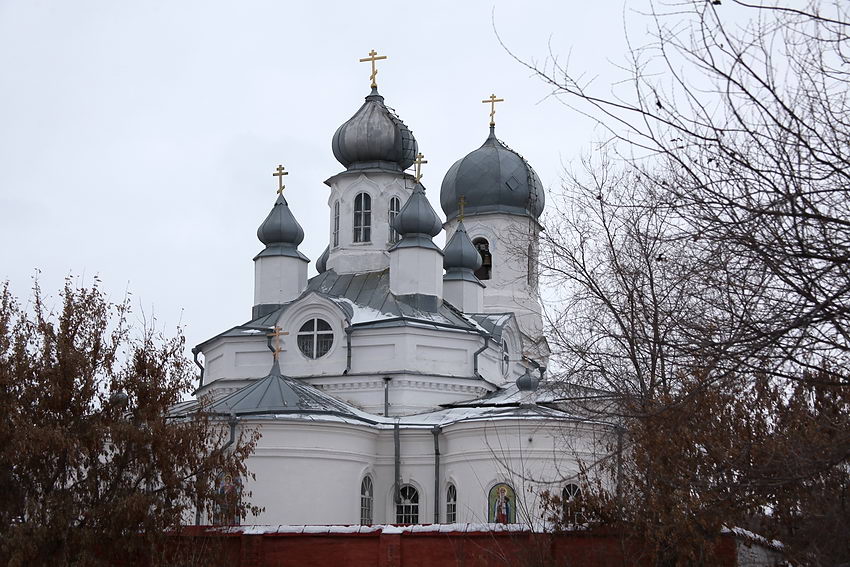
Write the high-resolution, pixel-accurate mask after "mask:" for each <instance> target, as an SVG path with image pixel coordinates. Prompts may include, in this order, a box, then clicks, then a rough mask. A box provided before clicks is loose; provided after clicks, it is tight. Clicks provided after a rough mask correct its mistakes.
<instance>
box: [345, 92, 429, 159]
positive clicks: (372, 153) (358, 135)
mask: <svg viewBox="0 0 850 567" xmlns="http://www.w3.org/2000/svg"><path fill="white" fill-rule="evenodd" d="M332 148H333V152H334V157H336V159H337V161H339V163H341V164H342V165H344V166H345V167H346V168H347V169H367V168H381V169H390V170H393V171H404V170H405V169H407V168H408V167H410V166H411V164H413V161H414V160H415V159H416V152H417V151H418V146H417V144H416V138H414V137H413V132H411V131H410V129H409V128H408V127H407V126H405V124H404V122H402V121H401V118H399V117H398V116H397V115H396V114H395V112H393V111H392V110H390V109H389V108H387V107H386V106H385V105H384V97H382V96H381V95H380V94H378V89H377V88H376V87H373V88H372V93H371V94H370V95H369V96H367V97H366V102H364V103H363V106H361V107H360V110H358V111H357V112H355V113H354V116H352V117H351V118H350V119H349V120H348V121H347V122H346V123H344V124H343V125H342V126H340V127H339V128H337V131H336V133H335V134H334V137H333V142H332Z"/></svg>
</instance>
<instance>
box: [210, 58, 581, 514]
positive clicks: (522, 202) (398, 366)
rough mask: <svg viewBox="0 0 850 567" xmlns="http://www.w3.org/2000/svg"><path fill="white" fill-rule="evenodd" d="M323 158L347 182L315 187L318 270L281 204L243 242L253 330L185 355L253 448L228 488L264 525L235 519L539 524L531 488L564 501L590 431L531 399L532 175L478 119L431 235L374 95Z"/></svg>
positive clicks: (446, 182)
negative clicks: (322, 224)
mask: <svg viewBox="0 0 850 567" xmlns="http://www.w3.org/2000/svg"><path fill="white" fill-rule="evenodd" d="M373 79H374V75H373ZM491 117H492V113H491ZM482 134H485V132H482ZM332 148H333V153H334V156H335V157H336V159H337V160H338V161H339V162H340V163H341V164H342V167H343V170H342V171H341V172H339V173H336V174H335V175H332V176H331V177H330V178H329V179H328V180H327V181H325V183H326V185H327V186H328V187H329V193H328V215H329V217H330V231H329V234H327V238H328V242H329V244H328V247H327V249H326V250H325V252H324V253H323V254H322V256H321V257H320V258H319V259H318V261H317V262H316V268H317V271H318V275H317V276H315V277H313V278H310V279H308V278H307V265H308V263H309V260H308V259H307V258H306V257H305V256H304V255H303V254H302V253H301V252H299V250H298V245H299V244H300V243H301V242H302V241H303V239H304V231H303V229H302V227H301V226H300V225H299V223H298V221H297V220H296V217H297V213H298V211H292V210H290V208H289V206H288V204H287V202H286V199H285V198H284V196H283V192H282V190H281V191H280V192H279V196H278V197H277V200H276V202H275V203H274V206H273V207H272V209H271V212H269V214H268V216H267V217H266V219H265V220H264V221H263V222H262V224H260V227H259V229H258V231H257V236H258V238H259V240H260V241H261V243H262V245H263V248H262V249H261V250H260V251H259V253H258V254H257V255H256V256H255V257H254V267H255V288H254V301H253V314H252V318H251V320H250V321H248V322H246V323H244V324H240V325H237V326H234V327H231V328H229V329H228V330H226V331H224V332H222V333H221V334H219V335H217V336H215V337H213V338H210V339H209V340H207V341H205V342H203V343H201V344H200V345H198V346H197V347H196V349H195V350H194V352H195V353H196V358H199V359H201V360H203V367H204V371H203V373H202V385H201V387H200V388H199V390H198V391H197V396H198V398H201V397H203V396H209V397H210V399H213V400H214V402H213V404H212V408H211V409H212V411H214V412H216V413H218V414H220V415H222V416H229V417H230V419H231V420H233V421H234V422H235V423H236V427H237V429H238V428H259V430H260V432H261V433H262V438H261V439H260V441H259V443H258V445H257V449H256V451H255V453H254V454H253V455H252V456H251V457H250V458H249V460H248V468H249V470H250V471H251V472H252V473H254V474H255V475H256V478H255V479H244V480H243V481H242V482H243V484H244V490H245V491H246V492H250V493H251V497H250V500H251V502H252V503H254V504H256V505H258V506H261V507H264V511H263V512H262V513H261V514H260V515H259V516H258V517H253V518H249V519H248V520H247V521H248V522H250V523H256V524H424V523H461V522H463V523H466V522H469V523H487V522H493V523H514V522H517V523H527V522H529V521H534V520H535V519H539V517H540V510H539V502H538V497H537V495H538V494H539V492H540V491H541V490H549V491H552V492H557V493H559V494H560V493H561V491H563V490H566V494H568V495H572V494H574V492H575V489H576V487H575V486H574V485H571V484H568V483H569V482H571V481H569V478H570V477H572V476H574V475H575V473H576V472H577V464H576V456H577V455H579V456H581V455H582V454H583V453H582V452H583V451H584V452H585V454H586V455H587V456H589V453H588V452H589V451H590V450H591V449H590V445H589V444H588V443H586V442H585V444H584V445H582V440H587V439H590V438H592V435H593V432H594V431H593V430H594V427H595V426H593V425H592V424H588V423H586V422H584V421H582V420H581V419H579V418H577V417H575V416H573V415H570V414H569V413H568V412H566V411H564V410H563V408H561V407H560V406H559V405H558V404H557V403H555V401H554V400H553V399H552V397H551V395H550V394H547V393H546V391H545V389H544V388H538V385H539V383H540V381H541V379H544V380H545V370H546V366H547V363H548V348H547V344H546V339H545V338H544V336H543V322H542V317H541V307H540V301H539V296H538V287H537V286H538V282H537V261H536V257H537V247H538V235H539V233H540V231H541V230H542V227H541V225H540V223H539V221H538V219H539V217H540V215H541V214H542V212H543V208H544V204H545V199H544V191H543V187H542V186H541V182H540V179H539V178H538V176H537V174H536V173H535V172H534V170H533V169H532V168H531V166H530V165H529V164H528V162H527V161H526V160H525V159H524V158H523V157H522V156H520V155H519V154H518V153H516V152H514V151H512V150H511V149H509V148H508V147H507V146H506V145H505V144H504V143H503V142H501V141H500V140H499V139H498V138H497V137H496V132H495V126H494V125H493V124H492V121H491V125H490V131H489V133H486V136H485V139H484V143H483V144H482V145H481V147H480V148H478V149H476V150H474V151H472V152H471V153H469V154H468V155H466V156H464V157H461V158H460V159H459V160H458V161H457V162H456V163H455V164H454V165H453V166H452V167H451V168H450V169H449V170H448V172H447V173H446V174H445V177H444V179H443V182H442V186H441V188H440V203H441V206H442V209H443V213H444V214H445V221H442V220H441V219H440V217H439V216H438V215H437V213H436V212H435V211H434V210H433V208H432V207H431V205H430V204H429V202H428V199H427V198H426V196H425V187H423V185H422V184H421V183H420V182H419V175H418V173H417V174H415V175H411V174H410V173H408V172H407V170H408V169H409V168H411V166H414V165H415V164H416V162H417V156H420V155H421V154H419V153H418V147H417V143H416V140H415V139H414V137H413V134H412V132H411V130H410V129H408V127H407V126H405V124H404V123H403V122H402V121H401V119H400V118H399V117H398V116H397V115H396V114H395V113H394V112H392V111H391V110H390V109H388V108H387V106H385V104H384V98H383V97H382V96H381V95H380V94H379V93H378V89H377V87H376V86H375V85H374V83H373V88H372V91H371V93H370V94H369V95H368V96H367V97H366V100H365V102H364V103H363V105H362V106H361V107H360V109H359V110H357V112H355V113H354V115H353V116H352V117H351V119H349V120H348V121H347V122H345V123H344V124H342V125H341V126H340V127H339V129H338V130H337V131H336V133H335V134H334V135H333V142H332ZM418 161H420V162H421V157H420V158H419V160H418ZM414 171H415V172H418V168H414ZM278 174H283V171H282V169H280V168H279V171H278ZM281 179H282V178H281ZM245 230H248V227H245ZM443 230H445V231H446V242H447V244H446V246H445V248H443V249H440V248H439V247H438V246H437V245H436V244H435V243H434V241H433V238H434V237H435V236H437V235H438V234H439V233H440V232H441V231H443ZM572 482H575V481H572ZM201 521H202V522H203V523H207V522H211V521H212V519H210V518H205V519H201Z"/></svg>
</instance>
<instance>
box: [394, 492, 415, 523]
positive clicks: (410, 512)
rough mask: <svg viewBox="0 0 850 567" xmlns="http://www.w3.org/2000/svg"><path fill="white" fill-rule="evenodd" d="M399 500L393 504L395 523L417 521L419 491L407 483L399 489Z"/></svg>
mask: <svg viewBox="0 0 850 567" xmlns="http://www.w3.org/2000/svg"><path fill="white" fill-rule="evenodd" d="M398 492H399V502H398V503H397V504H396V506H395V521H396V523H397V524H418V523H419V492H418V491H417V490H416V489H415V488H414V487H412V486H410V485H409V484H405V485H404V486H402V487H401V488H400V489H399V491H398Z"/></svg>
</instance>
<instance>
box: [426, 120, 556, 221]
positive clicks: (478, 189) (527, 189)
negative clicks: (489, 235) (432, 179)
mask: <svg viewBox="0 0 850 567" xmlns="http://www.w3.org/2000/svg"><path fill="white" fill-rule="evenodd" d="M461 195H462V196H464V197H465V200H466V207H465V209H464V211H465V213H466V214H467V215H473V214H476V213H510V214H518V215H531V216H532V217H533V218H535V219H537V218H540V215H541V214H542V213H543V207H544V205H545V196H544V194H543V184H542V183H541V182H540V178H539V177H538V176H537V173H535V171H534V170H533V169H532V168H531V166H530V165H529V164H528V162H527V161H525V159H524V158H523V157H522V156H520V155H519V154H518V153H516V152H515V151H513V150H511V149H510V148H508V147H507V146H506V145H505V144H503V143H502V142H501V141H499V139H498V138H496V129H495V127H494V126H491V127H490V135H489V136H487V139H486V140H485V141H484V144H482V145H481V147H480V148H478V149H477V150H475V151H473V152H471V153H469V154H467V155H466V156H465V157H463V158H461V159H459V160H458V161H456V162H455V163H454V165H452V166H451V167H450V168H449V171H448V172H447V173H446V176H445V178H444V179H443V185H442V188H441V189H440V205H442V208H443V212H445V213H446V220H451V219H453V218H456V217H457V216H458V199H459V198H460V197H461Z"/></svg>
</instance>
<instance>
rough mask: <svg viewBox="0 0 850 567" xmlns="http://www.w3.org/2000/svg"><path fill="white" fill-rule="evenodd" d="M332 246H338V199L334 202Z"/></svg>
mask: <svg viewBox="0 0 850 567" xmlns="http://www.w3.org/2000/svg"><path fill="white" fill-rule="evenodd" d="M333 242H334V246H339V201H337V202H336V203H334V240H333Z"/></svg>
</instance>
